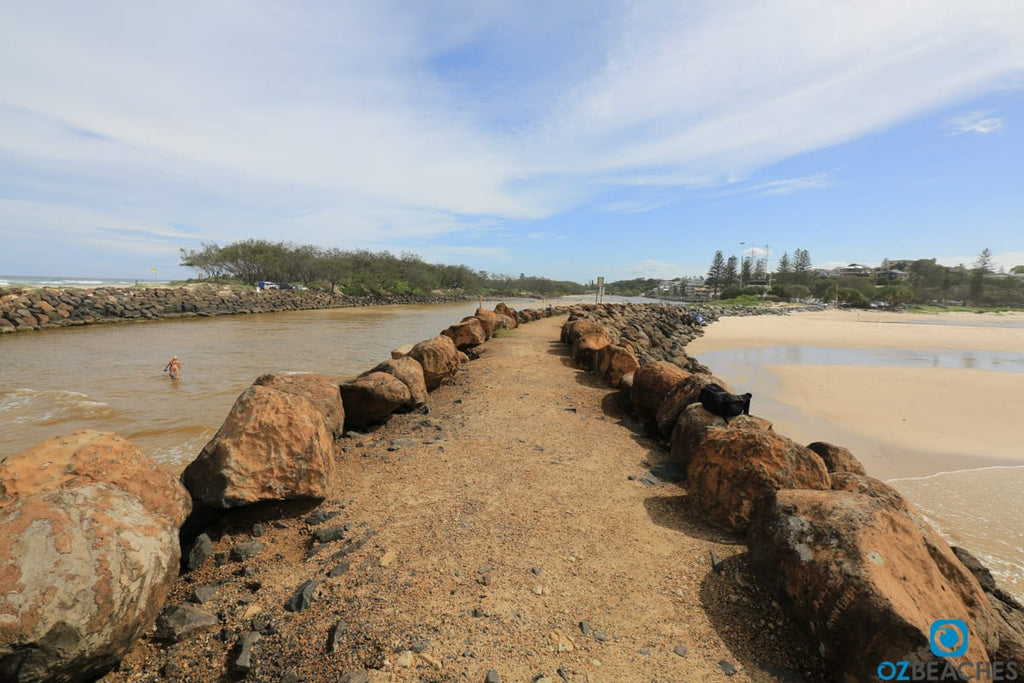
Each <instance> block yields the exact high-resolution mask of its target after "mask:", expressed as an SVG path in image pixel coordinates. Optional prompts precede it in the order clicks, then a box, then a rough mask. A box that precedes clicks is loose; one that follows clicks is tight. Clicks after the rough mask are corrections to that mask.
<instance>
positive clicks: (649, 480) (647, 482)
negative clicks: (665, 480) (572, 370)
mask: <svg viewBox="0 0 1024 683" xmlns="http://www.w3.org/2000/svg"><path fill="white" fill-rule="evenodd" d="M640 481H641V483H643V485H644V486H651V487H654V486H661V480H660V479H658V478H657V477H656V476H654V475H653V474H651V473H650V472H648V473H647V474H645V475H644V476H643V479H641V480H640Z"/></svg>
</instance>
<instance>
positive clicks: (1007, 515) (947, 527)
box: [889, 466, 1024, 600]
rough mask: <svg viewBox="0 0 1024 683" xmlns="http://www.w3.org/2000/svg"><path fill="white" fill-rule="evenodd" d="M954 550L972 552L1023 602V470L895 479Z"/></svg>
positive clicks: (990, 469) (895, 484) (994, 469)
mask: <svg viewBox="0 0 1024 683" xmlns="http://www.w3.org/2000/svg"><path fill="white" fill-rule="evenodd" d="M889 484H891V485H892V486H893V487H895V488H896V489H898V490H899V491H900V492H901V493H903V494H904V495H905V496H906V497H907V498H908V499H910V501H911V502H913V503H914V505H915V506H917V507H918V509H920V510H921V512H922V513H923V514H924V516H925V518H926V520H927V521H928V523H929V524H931V525H932V526H933V527H935V529H936V530H937V531H938V532H939V533H940V534H941V535H942V536H943V537H944V538H945V539H946V540H947V541H948V542H949V543H951V544H952V545H958V546H961V547H964V548H966V549H967V550H970V551H971V552H972V553H973V554H974V555H976V556H977V557H978V559H979V560H981V562H982V563H983V564H984V565H985V566H987V567H988V568H989V569H990V570H991V571H992V573H993V574H994V575H995V577H996V580H997V581H998V583H999V585H1000V586H1001V587H1002V588H1003V589H1004V590H1006V591H1007V592H1008V593H1010V594H1012V595H1013V596H1014V597H1015V598H1017V599H1018V600H1024V526H1022V525H1021V522H1020V520H1021V518H1022V516H1024V502H1022V500H1024V499H1022V498H1021V495H1020V491H1021V488H1022V487H1024V467H1019V466H1018V467H986V468H982V469H976V470H961V471H957V472H940V473H939V474H933V475H931V476H927V477H913V478H907V479H893V480H891V481H889Z"/></svg>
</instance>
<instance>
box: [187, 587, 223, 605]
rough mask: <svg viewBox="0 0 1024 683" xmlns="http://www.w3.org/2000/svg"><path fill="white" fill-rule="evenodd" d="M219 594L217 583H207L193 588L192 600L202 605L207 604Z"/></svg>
mask: <svg viewBox="0 0 1024 683" xmlns="http://www.w3.org/2000/svg"><path fill="white" fill-rule="evenodd" d="M216 594H217V586H216V585H215V584H206V585H205V586H196V587H195V588H194V589H193V590H192V602H195V603H198V604H200V605H203V604H206V603H207V602H210V600H213V596H214V595H216Z"/></svg>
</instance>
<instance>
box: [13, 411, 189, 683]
mask: <svg viewBox="0 0 1024 683" xmlns="http://www.w3.org/2000/svg"><path fill="white" fill-rule="evenodd" d="M0 481H2V482H3V483H4V484H3V498H2V500H0V680H4V681H57V682H62V681H83V680H92V679H94V678H96V677H97V676H99V675H101V674H102V673H104V672H105V671H106V670H107V669H109V668H110V667H111V666H113V665H114V664H116V663H117V662H118V661H119V660H120V659H121V658H122V657H123V656H124V655H125V653H126V652H127V651H128V649H129V648H130V647H131V645H132V643H133V642H134V641H135V640H136V639H137V638H138V637H139V636H140V635H142V633H143V632H144V631H145V630H146V629H147V628H148V627H149V626H150V625H151V624H152V623H153V621H154V620H155V619H156V616H157V614H159V612H160V609H161V608H162V607H163V604H164V601H165V600H166V598H167V595H168V593H169V591H170V589H171V586H172V584H173V582H174V580H175V578H176V577H177V575H178V567H179V558H180V548H179V545H178V530H179V527H180V526H181V524H182V522H183V521H184V519H185V517H186V516H187V515H188V513H189V511H190V509H191V500H190V499H189V497H188V493H187V492H186V491H185V489H184V488H183V487H182V486H181V484H180V483H178V481H177V480H176V478H175V477H174V476H172V475H171V474H170V472H168V471H167V470H166V469H165V468H163V467H161V466H160V465H158V464H157V463H155V462H153V461H152V460H150V459H149V458H148V457H147V456H145V455H144V454H143V453H142V452H141V451H139V449H138V448H137V447H136V446H134V445H133V444H131V443H129V442H127V441H125V440H124V439H121V438H120V437H118V436H116V435H114V434H101V433H99V432H95V431H92V430H84V431H80V432H75V433H74V434H71V435H69V436H66V437H58V438H55V439H50V440H49V441H46V442H43V443H41V444H39V445H37V446H34V447H32V448H30V449H28V450H27V451H24V452H22V453H18V454H15V455H11V456H9V457H8V458H7V459H6V460H5V461H4V462H3V463H0Z"/></svg>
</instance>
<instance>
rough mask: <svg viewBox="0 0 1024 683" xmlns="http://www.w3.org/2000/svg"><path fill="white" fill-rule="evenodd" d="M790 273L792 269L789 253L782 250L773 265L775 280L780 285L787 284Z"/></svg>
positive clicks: (791, 273)
mask: <svg viewBox="0 0 1024 683" xmlns="http://www.w3.org/2000/svg"><path fill="white" fill-rule="evenodd" d="M792 275H793V269H792V267H791V266H790V263H789V254H788V253H787V252H785V251H784V252H782V256H780V257H779V262H778V263H777V264H776V265H775V281H776V282H777V283H778V284H780V285H788V284H789V280H790V278H791V277H792Z"/></svg>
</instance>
